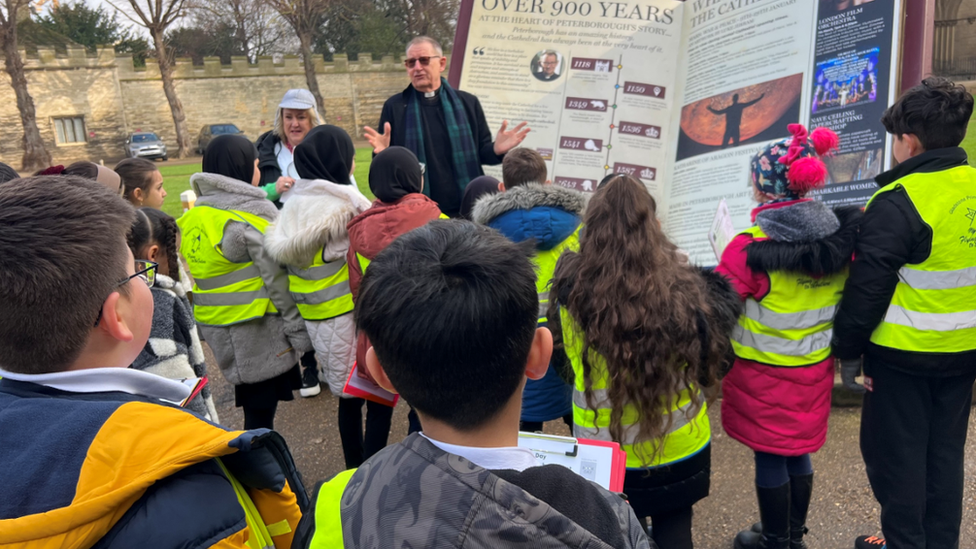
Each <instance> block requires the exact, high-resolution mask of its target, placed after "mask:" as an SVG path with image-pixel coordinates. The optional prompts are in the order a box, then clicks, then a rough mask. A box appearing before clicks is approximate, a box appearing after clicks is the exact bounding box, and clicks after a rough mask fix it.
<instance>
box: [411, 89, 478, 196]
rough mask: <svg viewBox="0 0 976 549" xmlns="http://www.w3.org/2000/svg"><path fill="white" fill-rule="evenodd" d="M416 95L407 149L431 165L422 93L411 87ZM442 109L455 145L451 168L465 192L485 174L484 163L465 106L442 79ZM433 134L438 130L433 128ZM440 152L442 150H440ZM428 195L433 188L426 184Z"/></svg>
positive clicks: (412, 101)
mask: <svg viewBox="0 0 976 549" xmlns="http://www.w3.org/2000/svg"><path fill="white" fill-rule="evenodd" d="M411 90H412V93H411V94H410V95H409V97H408V98H407V116H406V120H405V126H406V128H405V129H406V132H405V133H406V146H407V148H408V149H410V150H411V151H412V152H413V153H414V154H415V155H417V159H418V160H420V161H421V162H423V163H425V164H426V163H427V151H426V150H425V148H424V126H423V122H422V121H421V117H420V100H421V94H420V92H418V91H417V90H414V89H413V87H411ZM440 96H441V108H443V109H444V121H445V123H446V124H447V136H448V138H449V139H450V142H451V165H452V166H453V167H454V180H455V182H456V183H457V186H458V189H460V190H463V189H464V188H465V187H466V186H467V185H468V183H469V182H470V181H471V180H472V179H474V178H475V177H478V176H479V175H482V173H483V172H482V171H481V160H480V158H479V155H478V148H477V146H476V145H475V140H474V133H473V132H472V131H471V123H470V122H469V121H468V115H467V112H466V111H465V110H464V103H462V102H461V98H460V97H458V94H457V92H455V91H454V88H452V87H451V85H450V84H448V83H447V80H446V79H444V78H441V88H440ZM431 131H434V129H433V128H431ZM438 152H439V151H438ZM435 154H436V153H435ZM424 194H425V195H427V196H430V185H424Z"/></svg>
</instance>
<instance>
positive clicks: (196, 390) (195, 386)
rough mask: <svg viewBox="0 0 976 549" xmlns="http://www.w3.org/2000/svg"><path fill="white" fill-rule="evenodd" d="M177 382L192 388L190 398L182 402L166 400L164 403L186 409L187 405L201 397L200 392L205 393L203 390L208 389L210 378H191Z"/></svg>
mask: <svg viewBox="0 0 976 549" xmlns="http://www.w3.org/2000/svg"><path fill="white" fill-rule="evenodd" d="M177 381H179V382H180V383H182V384H183V385H186V386H187V387H189V388H190V396H188V397H186V398H184V399H183V400H180V401H175V400H165V399H164V400H163V402H169V403H170V404H175V405H177V406H179V407H180V408H186V405H187V404H189V403H190V401H191V400H193V399H194V398H196V397H197V395H199V394H200V392H201V391H203V388H204V387H206V386H207V384H208V383H210V378H209V377H207V376H203V377H190V378H185V379H179V380H177Z"/></svg>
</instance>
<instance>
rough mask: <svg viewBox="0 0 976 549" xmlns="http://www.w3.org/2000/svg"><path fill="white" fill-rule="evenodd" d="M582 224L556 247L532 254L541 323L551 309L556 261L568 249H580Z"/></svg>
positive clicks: (575, 250)
mask: <svg viewBox="0 0 976 549" xmlns="http://www.w3.org/2000/svg"><path fill="white" fill-rule="evenodd" d="M582 227H583V225H582V224H580V225H579V226H577V227H576V230H575V231H573V234H571V235H569V236H568V237H566V240H563V241H562V242H560V243H559V244H558V245H556V247H555V248H552V249H551V250H543V251H539V252H536V253H535V255H534V256H532V264H533V265H535V268H536V279H535V287H536V291H537V292H538V293H539V324H543V323H545V322H546V314H547V313H548V310H549V284H550V283H551V282H552V275H553V274H554V273H555V272H556V262H557V261H559V256H561V255H563V252H565V251H566V250H572V251H574V252H577V251H579V233H580V229H581V228H582Z"/></svg>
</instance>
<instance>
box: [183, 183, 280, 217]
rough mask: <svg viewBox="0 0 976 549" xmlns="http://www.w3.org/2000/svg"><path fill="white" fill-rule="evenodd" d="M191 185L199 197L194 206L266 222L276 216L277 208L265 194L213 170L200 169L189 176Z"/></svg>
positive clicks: (261, 190) (256, 188)
mask: <svg viewBox="0 0 976 549" xmlns="http://www.w3.org/2000/svg"><path fill="white" fill-rule="evenodd" d="M190 186H191V187H192V188H193V192H195V193H197V196H198V197H199V198H197V203H196V205H197V206H210V207H211V208H217V209H218V210H238V211H242V212H247V213H249V214H254V215H256V216H258V217H263V218H264V219H267V220H268V221H274V220H275V219H277V218H278V208H275V206H274V204H272V203H271V201H270V200H268V195H267V193H265V192H264V190H263V189H261V188H259V187H254V186H251V185H248V184H247V183H245V182H243V181H238V180H237V179H233V178H230V177H227V176H223V175H220V174H216V173H205V172H201V173H195V174H193V175H192V176H190Z"/></svg>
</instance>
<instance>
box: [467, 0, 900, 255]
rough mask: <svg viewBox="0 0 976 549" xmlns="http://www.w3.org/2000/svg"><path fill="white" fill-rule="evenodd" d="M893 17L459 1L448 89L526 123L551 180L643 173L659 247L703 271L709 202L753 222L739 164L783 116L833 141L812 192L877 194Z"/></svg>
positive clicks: (775, 133) (659, 0)
mask: <svg viewBox="0 0 976 549" xmlns="http://www.w3.org/2000/svg"><path fill="white" fill-rule="evenodd" d="M900 14H901V7H900V2H899V1H898V0H820V1H819V2H816V1H808V0H693V1H687V2H682V1H678V0H642V1H639V2H618V1H605V0H603V1H599V0H598V1H592V0H582V1H580V0H569V1H565V0H464V1H463V4H462V11H461V20H460V21H459V23H458V39H457V43H458V44H459V45H461V47H462V49H463V53H462V52H461V51H457V52H455V55H454V63H455V64H456V65H457V66H455V67H453V69H452V77H453V78H452V81H453V84H455V85H458V86H459V87H460V88H461V89H463V90H466V91H468V92H471V93H474V94H475V95H477V96H478V97H479V98H480V99H481V103H482V105H483V106H484V110H485V114H486V116H487V118H488V122H489V125H491V126H492V127H498V126H499V125H500V124H501V122H502V120H509V121H511V122H520V121H523V120H524V121H526V122H528V123H529V126H530V127H531V128H532V132H531V133H530V134H529V136H528V137H527V138H526V140H525V141H524V143H523V146H525V147H530V148H534V149H536V150H537V151H539V153H541V154H542V156H543V157H544V158H545V159H546V161H547V163H548V167H549V175H550V178H551V180H552V181H553V183H554V184H556V185H561V186H565V187H568V188H573V189H577V190H580V191H583V192H593V191H594V190H595V189H596V186H597V184H598V183H599V181H600V180H601V179H602V178H603V177H605V176H606V175H607V174H610V173H627V174H631V175H633V176H635V177H638V178H640V179H641V180H642V181H643V182H644V183H645V185H647V187H648V189H649V190H650V191H651V193H652V194H653V195H654V196H655V198H656V199H657V201H658V212H659V215H660V216H661V218H662V220H663V221H664V223H665V227H666V229H667V231H668V233H669V235H670V236H671V238H672V239H674V241H675V242H676V243H677V244H678V245H679V246H681V247H682V248H684V249H686V250H687V251H688V252H689V254H690V256H691V258H692V260H693V261H695V262H696V263H699V264H714V263H715V257H714V254H713V251H712V248H711V246H710V244H709V240H708V231H709V227H710V225H711V222H712V220H713V218H714V216H715V211H716V209H717V208H718V205H719V203H720V202H722V200H723V199H724V200H725V203H726V206H727V208H728V211H729V215H730V217H731V219H732V222H733V225H734V226H735V228H736V229H738V230H742V229H745V228H747V227H748V226H749V225H750V224H751V222H750V219H749V211H750V210H751V208H752V207H753V206H754V204H753V202H752V192H751V190H750V187H749V175H748V171H749V157H750V156H751V155H753V154H755V152H756V151H757V150H759V149H760V148H761V147H762V146H764V145H765V144H766V143H768V142H769V141H772V140H775V139H779V138H783V137H786V136H787V131H786V126H787V124H789V123H792V122H801V123H804V124H808V125H809V126H810V127H811V128H813V127H817V126H826V127H830V128H832V129H834V130H835V131H837V132H838V134H839V135H840V137H841V150H840V151H839V152H838V154H837V155H836V156H835V157H833V158H831V159H829V160H828V161H827V164H828V170H829V173H830V180H829V182H828V186H827V187H826V189H824V190H823V191H821V192H820V196H821V198H822V199H824V200H825V201H827V202H829V203H861V204H863V203H864V202H865V201H866V200H867V198H868V197H869V196H870V195H871V194H872V192H873V191H874V190H875V186H874V183H873V181H872V179H873V177H874V176H875V175H877V173H879V172H880V171H881V170H882V169H885V168H886V167H888V165H889V164H890V161H889V157H890V154H889V152H888V151H889V148H890V144H889V143H887V141H886V135H885V132H884V128H883V127H882V126H881V124H880V122H879V118H880V115H881V112H882V111H883V110H884V108H885V107H887V105H888V104H889V103H890V101H891V100H892V99H893V94H894V89H895V86H894V84H893V81H894V78H895V73H896V72H897V71H896V70H893V60H894V59H897V51H898V47H897V44H898V27H897V24H896V23H897V21H898V20H899V16H900ZM494 170H495V172H496V173H495V175H500V173H498V172H499V170H498V169H497V168H495V169H494Z"/></svg>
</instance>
